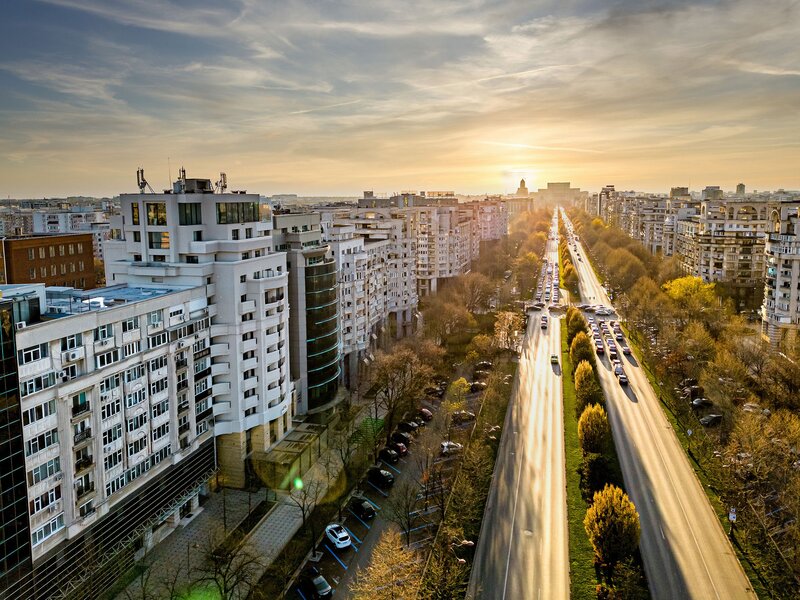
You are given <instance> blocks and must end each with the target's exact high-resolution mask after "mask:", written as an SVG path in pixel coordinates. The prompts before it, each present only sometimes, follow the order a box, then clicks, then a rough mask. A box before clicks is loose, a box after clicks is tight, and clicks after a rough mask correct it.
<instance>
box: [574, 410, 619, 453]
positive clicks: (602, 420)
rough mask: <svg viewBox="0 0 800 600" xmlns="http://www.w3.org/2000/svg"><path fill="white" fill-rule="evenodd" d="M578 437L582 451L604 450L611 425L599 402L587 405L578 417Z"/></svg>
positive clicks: (608, 440) (607, 442)
mask: <svg viewBox="0 0 800 600" xmlns="http://www.w3.org/2000/svg"><path fill="white" fill-rule="evenodd" d="M578 439H579V440H580V443H581V448H582V449H583V451H584V452H600V453H602V452H604V451H605V450H606V448H608V444H609V442H610V441H611V426H610V425H609V424H608V417H607V416H606V411H605V410H604V409H603V407H602V406H600V405H599V404H591V405H589V406H587V407H586V408H585V409H584V410H583V413H581V418H580V419H578Z"/></svg>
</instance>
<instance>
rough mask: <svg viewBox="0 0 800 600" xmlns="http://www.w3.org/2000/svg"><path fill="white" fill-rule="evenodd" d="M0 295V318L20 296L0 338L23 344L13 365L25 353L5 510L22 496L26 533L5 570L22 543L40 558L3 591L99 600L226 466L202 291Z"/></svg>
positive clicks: (26, 289)
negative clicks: (219, 466)
mask: <svg viewBox="0 0 800 600" xmlns="http://www.w3.org/2000/svg"><path fill="white" fill-rule="evenodd" d="M0 292H2V295H3V301H2V307H0V313H2V310H3V309H7V310H8V311H11V307H10V306H9V305H11V304H13V316H12V313H11V312H6V313H5V314H3V315H2V316H3V318H4V323H7V325H6V326H4V327H3V328H2V329H3V330H2V336H3V337H2V339H3V343H4V344H5V345H4V346H3V351H4V353H5V352H12V349H13V346H14V345H15V346H16V348H15V350H16V352H15V354H14V353H11V354H7V355H5V356H4V360H6V361H7V362H9V363H10V361H13V360H14V359H15V361H16V363H17V372H18V389H19V394H18V396H16V394H14V395H13V397H14V398H16V402H17V403H18V410H16V411H14V412H15V414H16V415H17V417H16V418H17V419H18V420H19V422H18V423H12V422H9V423H7V428H8V429H7V433H8V435H7V436H4V438H5V439H6V440H8V442H7V443H8V444H14V445H15V446H16V447H17V450H16V452H14V453H9V454H4V455H3V456H4V458H3V460H4V461H6V466H5V467H4V473H6V474H7V475H4V477H7V478H8V482H7V483H8V484H9V485H8V486H6V484H4V486H3V498H4V500H3V502H4V506H3V511H2V515H3V516H2V518H3V520H6V519H8V521H10V520H11V519H13V518H15V515H16V513H15V512H14V511H15V510H16V508H15V506H16V504H13V505H12V504H10V503H9V504H5V503H8V502H10V501H11V500H12V498H13V499H14V501H15V502H16V501H18V499H19V497H20V494H22V493H24V494H25V504H24V506H25V509H26V510H25V518H24V523H23V521H18V525H17V527H18V532H17V537H15V536H13V535H8V534H10V531H5V532H4V533H6V534H7V535H6V536H5V538H4V546H5V548H6V550H5V551H6V552H7V557H6V560H7V561H8V562H7V563H6V565H7V566H6V567H4V571H5V572H13V571H10V567H13V566H14V562H13V560H11V559H12V558H15V557H13V556H12V553H11V549H12V543H13V547H15V548H17V552H18V556H16V558H17V559H19V560H21V561H25V560H31V559H32V565H31V566H32V570H29V571H28V572H27V575H25V576H24V577H22V578H21V579H18V580H17V581H15V582H13V584H12V585H11V586H9V587H7V588H6V593H5V595H2V593H0V597H4V598H9V599H10V598H30V599H36V600H39V599H42V600H44V599H54V598H67V597H69V598H82V599H83V598H86V599H93V598H97V597H99V596H100V595H101V594H102V593H103V592H104V591H105V590H106V589H107V588H108V587H110V586H111V585H112V584H113V583H114V582H115V581H116V579H117V578H118V577H120V576H121V575H122V574H123V573H125V572H126V571H127V570H128V569H129V568H130V566H131V565H132V563H133V561H134V559H135V557H136V556H137V555H138V554H140V549H147V548H149V547H151V546H152V544H153V543H154V542H157V541H158V540H160V539H161V538H162V537H164V536H165V535H166V534H167V533H169V532H170V531H172V530H173V529H174V528H175V527H177V526H178V524H179V522H180V520H181V518H182V517H183V516H185V515H186V514H188V513H189V512H191V511H192V510H194V509H196V508H197V506H198V496H199V494H200V493H201V491H202V490H203V489H204V486H205V485H206V484H207V482H208V480H209V478H210V477H211V475H212V474H213V473H214V471H215V470H216V461H215V452H214V442H213V439H212V428H213V413H214V408H213V407H212V405H211V398H210V393H209V389H210V387H211V381H210V379H211V375H212V371H211V363H210V359H209V344H210V338H211V330H210V324H209V316H208V306H207V300H206V296H205V288H203V287H189V286H170V285H164V284H155V285H153V284H150V285H142V286H125V285H119V286H113V287H109V288H102V289H96V290H87V291H79V290H74V289H68V288H47V289H46V288H45V287H44V286H43V285H17V286H14V285H10V286H2V287H1V288H0ZM6 318H8V319H9V320H8V321H6V320H5V319H6ZM9 340H11V341H10V342H9ZM4 366H6V367H7V366H9V365H4ZM6 378H7V379H6V386H7V387H8V388H9V389H11V390H12V391H13V385H15V381H14V377H10V378H8V375H7V374H6ZM11 398H12V397H9V399H11ZM20 427H21V433H22V435H21V437H20V436H19V435H18V434H19V428H20ZM12 432H13V433H12ZM4 443H6V442H4ZM20 468H21V469H22V470H23V472H24V474H25V475H24V479H23V484H22V487H20V486H19V482H18V479H19V478H18V476H17V475H18V469H20ZM12 481H13V482H16V483H15V485H14V486H12V485H10V484H11V482H12ZM8 521H7V522H8ZM23 525H24V526H25V527H29V529H28V530H26V529H25V527H23ZM22 532H26V533H25V534H26V535H27V536H28V540H27V544H24V545H23V544H22V540H21V538H20V537H19V535H22ZM26 553H27V554H28V556H29V558H25V554H26Z"/></svg>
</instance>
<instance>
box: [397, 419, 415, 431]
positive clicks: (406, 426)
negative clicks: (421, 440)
mask: <svg viewBox="0 0 800 600" xmlns="http://www.w3.org/2000/svg"><path fill="white" fill-rule="evenodd" d="M397 428H398V429H399V430H400V431H402V432H404V433H415V432H416V431H417V429H419V424H418V423H417V422H416V421H401V422H400V423H398V424H397Z"/></svg>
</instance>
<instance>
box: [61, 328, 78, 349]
mask: <svg viewBox="0 0 800 600" xmlns="http://www.w3.org/2000/svg"><path fill="white" fill-rule="evenodd" d="M81 346H83V334H81V333H76V334H74V335H68V336H67V337H63V338H61V351H62V352H66V351H67V350H75V349H76V348H80V347H81Z"/></svg>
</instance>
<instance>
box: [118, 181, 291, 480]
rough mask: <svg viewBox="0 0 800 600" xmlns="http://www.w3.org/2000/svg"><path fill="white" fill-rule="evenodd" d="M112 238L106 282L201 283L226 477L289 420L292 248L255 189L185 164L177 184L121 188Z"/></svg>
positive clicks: (238, 476)
mask: <svg viewBox="0 0 800 600" xmlns="http://www.w3.org/2000/svg"><path fill="white" fill-rule="evenodd" d="M120 204H121V214H120V216H118V217H117V218H115V219H114V221H113V222H112V226H113V227H114V229H115V236H116V239H113V240H110V241H108V242H106V246H105V254H106V261H105V268H106V281H107V282H108V283H109V284H115V283H122V282H125V283H129V284H131V285H138V284H160V283H166V282H168V283H170V284H172V285H187V286H204V288H205V291H206V296H207V298H208V311H209V318H210V319H211V330H210V336H211V346H210V357H211V376H212V381H211V395H212V398H213V411H214V418H215V424H214V434H215V436H216V437H217V450H218V460H219V466H220V469H221V471H222V474H223V480H224V483H225V484H226V485H229V486H232V487H242V486H244V485H245V483H246V481H245V461H246V458H247V457H248V456H249V455H250V454H251V452H263V451H266V450H267V449H268V448H269V447H270V446H271V445H272V444H274V443H275V442H277V441H278V440H280V439H281V438H282V437H283V436H284V434H285V433H286V431H287V430H288V429H289V428H290V426H291V418H292V413H293V397H294V386H293V384H292V379H291V377H290V367H289V325H288V320H289V306H288V302H287V296H288V283H289V282H288V272H287V265H286V254H285V253H284V252H276V251H275V248H274V245H273V239H272V235H271V234H272V210H271V207H270V206H269V204H267V203H266V202H260V201H259V196H258V194H246V193H215V191H214V188H213V187H212V185H211V181H210V180H207V179H187V178H186V177H185V173H184V172H183V170H181V177H180V179H179V180H178V181H177V182H175V185H174V188H173V190H172V191H171V193H169V192H167V193H162V194H146V193H138V194H122V195H121V196H120Z"/></svg>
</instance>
